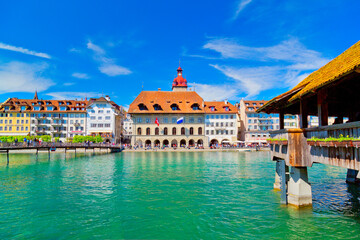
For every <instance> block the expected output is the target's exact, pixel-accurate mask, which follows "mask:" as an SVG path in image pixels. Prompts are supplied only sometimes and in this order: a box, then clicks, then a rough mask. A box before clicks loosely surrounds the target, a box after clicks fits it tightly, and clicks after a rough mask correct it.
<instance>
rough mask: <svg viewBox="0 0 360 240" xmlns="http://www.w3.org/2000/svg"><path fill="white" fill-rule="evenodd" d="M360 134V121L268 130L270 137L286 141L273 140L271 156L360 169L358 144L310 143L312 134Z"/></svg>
mask: <svg viewBox="0 0 360 240" xmlns="http://www.w3.org/2000/svg"><path fill="white" fill-rule="evenodd" d="M342 136H343V137H351V138H360V122H351V123H344V124H336V125H331V126H323V127H315V128H305V129H283V130H277V131H271V132H270V137H271V138H272V139H287V145H281V144H280V143H279V144H275V143H276V142H275V143H273V144H272V145H271V151H272V156H273V159H276V158H280V159H284V160H285V162H286V164H287V165H288V166H295V167H301V166H303V167H305V166H307V167H309V166H312V164H313V163H314V162H316V163H324V164H329V165H333V166H340V167H346V168H350V169H356V170H359V169H360V152H359V150H360V149H359V148H358V146H359V145H358V144H340V143H338V144H331V143H329V144H320V145H319V144H316V145H311V144H310V143H309V142H308V140H309V139H311V138H313V137H314V138H324V139H325V138H329V137H333V138H340V137H342Z"/></svg>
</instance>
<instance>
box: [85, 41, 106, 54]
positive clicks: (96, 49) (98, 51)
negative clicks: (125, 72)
mask: <svg viewBox="0 0 360 240" xmlns="http://www.w3.org/2000/svg"><path fill="white" fill-rule="evenodd" d="M86 46H87V48H88V49H91V50H93V51H94V52H95V53H96V54H99V55H105V53H106V52H105V50H104V49H102V48H101V47H100V46H98V45H95V44H93V43H92V42H91V41H88V43H87V44H86Z"/></svg>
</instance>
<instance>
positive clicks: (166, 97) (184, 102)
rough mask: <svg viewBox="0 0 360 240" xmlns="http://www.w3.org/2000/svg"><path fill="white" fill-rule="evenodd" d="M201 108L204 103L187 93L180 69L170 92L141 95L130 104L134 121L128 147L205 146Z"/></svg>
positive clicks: (153, 92)
mask: <svg viewBox="0 0 360 240" xmlns="http://www.w3.org/2000/svg"><path fill="white" fill-rule="evenodd" d="M204 107H205V105H204V100H203V99H202V98H201V97H200V96H199V95H198V94H197V93H196V92H195V91H189V90H188V87H187V81H186V79H185V78H183V77H182V69H181V68H180V67H179V68H178V70H177V77H176V78H175V79H174V81H173V86H172V91H161V90H160V89H159V90H158V91H142V92H141V93H140V94H139V95H138V96H137V98H136V99H135V100H134V101H133V102H132V103H131V104H130V107H129V113H130V114H131V116H132V119H133V121H134V122H133V137H132V140H131V143H132V144H133V145H134V144H137V145H140V146H181V145H186V146H194V145H196V144H204V143H207V138H206V137H205V131H204V127H205V125H204V117H205V112H204ZM181 119H182V120H183V121H181V123H179V124H178V122H180V120H181ZM178 120H179V121H178ZM157 123H158V124H159V125H158V124H157Z"/></svg>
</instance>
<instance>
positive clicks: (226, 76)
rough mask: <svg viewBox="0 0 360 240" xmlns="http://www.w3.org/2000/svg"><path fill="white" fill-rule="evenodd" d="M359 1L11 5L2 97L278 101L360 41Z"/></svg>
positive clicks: (5, 5)
mask: <svg viewBox="0 0 360 240" xmlns="http://www.w3.org/2000/svg"><path fill="white" fill-rule="evenodd" d="M358 9H359V3H358V2H357V1H346V0H344V1H338V0H337V1H333V0H327V1H325V0H324V1H322V0H318V1H313V0H312V1H308V0H302V1H294V0H293V1H291V0H287V1H281V0H240V1H239V0H227V1H224V0H222V1H208V0H207V1H199V0H198V1H187V0H183V1H157V0H154V1H135V0H134V1H120V0H118V1H89V0H87V1H80V0H78V1H67V0H63V1H49V0H47V1H35V0H33V1H2V2H1V3H0V96H1V97H0V100H1V101H4V100H6V99H7V98H8V97H19V98H32V97H33V92H34V91H35V89H37V90H38V92H39V95H40V97H42V98H44V99H45V98H54V99H59V98H66V99H70V98H78V99H79V98H85V97H97V96H101V95H102V94H104V95H106V94H109V95H110V96H111V97H112V99H113V100H114V101H115V102H117V103H118V104H121V105H124V106H127V105H129V104H130V103H131V102H132V100H133V99H134V98H135V97H136V96H137V95H138V94H139V92H140V91H141V89H142V86H143V89H144V90H157V88H161V89H162V90H170V89H171V83H172V80H173V78H174V77H175V75H176V69H177V67H178V64H179V59H180V60H181V67H182V68H183V69H184V75H185V77H186V78H187V80H188V83H189V85H191V86H195V89H196V91H197V92H199V94H200V95H201V96H202V97H203V98H204V99H205V100H223V99H229V100H231V101H232V102H236V101H239V100H240V99H241V98H246V99H264V100H268V99H270V98H272V97H274V96H276V95H278V94H280V93H282V92H284V91H286V90H288V89H289V88H291V87H293V86H294V85H296V83H298V82H299V81H300V80H302V79H303V78H304V77H306V76H307V75H308V74H309V73H311V72H312V71H314V70H316V69H317V68H319V67H321V66H322V65H324V64H325V63H326V62H328V61H329V60H330V59H332V58H334V57H336V56H337V55H339V54H340V53H342V52H343V51H344V50H346V49H347V48H348V47H350V46H351V45H352V44H354V43H355V42H357V41H358V40H360V32H359V31H358V29H359V27H358V23H359V22H360V16H359V15H360V14H358Z"/></svg>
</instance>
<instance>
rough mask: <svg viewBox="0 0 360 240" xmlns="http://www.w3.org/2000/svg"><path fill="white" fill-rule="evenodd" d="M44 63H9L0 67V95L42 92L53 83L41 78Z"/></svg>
mask: <svg viewBox="0 0 360 240" xmlns="http://www.w3.org/2000/svg"><path fill="white" fill-rule="evenodd" d="M47 68H48V65H47V64H46V63H34V64H29V63H23V62H15V61H14V62H9V63H6V64H2V65H0V93H8V92H34V91H35V90H38V91H44V90H47V89H48V88H49V87H50V86H53V85H54V84H55V83H54V82H53V81H52V80H50V79H47V78H44V77H42V74H43V72H44V71H45V70H46V69H47Z"/></svg>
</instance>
